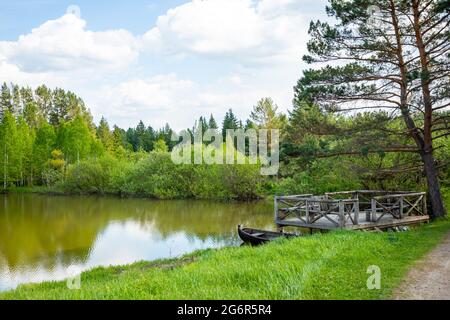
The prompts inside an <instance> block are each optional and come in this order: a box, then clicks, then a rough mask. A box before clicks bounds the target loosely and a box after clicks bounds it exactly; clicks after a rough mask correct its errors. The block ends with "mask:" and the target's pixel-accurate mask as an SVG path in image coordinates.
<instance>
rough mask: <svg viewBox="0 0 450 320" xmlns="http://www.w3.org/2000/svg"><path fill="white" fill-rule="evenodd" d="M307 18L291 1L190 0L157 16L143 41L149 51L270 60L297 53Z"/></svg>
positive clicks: (255, 61) (246, 61)
mask: <svg viewBox="0 0 450 320" xmlns="http://www.w3.org/2000/svg"><path fill="white" fill-rule="evenodd" d="M307 22H308V18H307V17H304V16H303V14H302V11H301V10H300V9H299V6H298V1H295V0H281V1H280V0H277V1H275V0H261V1H256V2H255V1H251V0H207V1H202V0H193V1H191V2H188V3H186V4H184V5H181V6H178V7H176V8H174V9H170V10H169V11H168V12H167V13H166V14H165V15H162V16H160V17H159V18H158V20H157V23H156V26H155V27H154V28H152V29H151V30H150V31H148V32H147V33H146V34H145V35H144V36H143V40H144V43H145V45H146V47H147V48H148V49H149V50H152V51H153V52H163V53H165V54H174V55H177V54H180V53H181V54H182V53H191V54H197V55H208V56H212V57H219V58H232V59H234V60H239V61H240V62H242V64H260V63H265V64H267V63H269V64H273V63H274V62H279V61H280V60H281V59H283V60H284V61H285V59H289V60H291V59H293V58H294V57H296V58H297V59H298V58H299V57H300V56H301V52H300V51H301V50H302V49H303V50H304V43H302V41H301V40H302V37H303V39H305V36H306V32H307V25H306V23H307Z"/></svg>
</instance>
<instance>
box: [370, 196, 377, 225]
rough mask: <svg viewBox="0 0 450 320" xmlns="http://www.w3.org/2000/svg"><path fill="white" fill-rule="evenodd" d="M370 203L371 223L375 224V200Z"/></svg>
mask: <svg viewBox="0 0 450 320" xmlns="http://www.w3.org/2000/svg"><path fill="white" fill-rule="evenodd" d="M370 203H371V216H372V222H377V200H375V199H372V200H371V201H370Z"/></svg>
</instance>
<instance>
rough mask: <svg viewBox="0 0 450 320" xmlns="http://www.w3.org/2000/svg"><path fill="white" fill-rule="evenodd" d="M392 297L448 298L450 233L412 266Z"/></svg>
mask: <svg viewBox="0 0 450 320" xmlns="http://www.w3.org/2000/svg"><path fill="white" fill-rule="evenodd" d="M394 299H397V300H399V299H402V300H403V299H407V300H411V299H414V300H416V299H417V300H450V234H448V235H447V236H446V238H445V240H444V241H443V242H442V243H440V244H439V245H438V246H437V247H436V248H435V249H434V250H433V251H431V252H430V253H429V254H427V255H426V256H425V257H424V258H423V259H422V260H420V261H418V262H417V263H416V264H415V265H414V266H413V268H412V269H411V270H410V271H409V272H408V274H407V275H406V277H405V278H404V279H403V283H402V284H401V285H400V287H399V288H398V289H397V290H396V292H395V293H394Z"/></svg>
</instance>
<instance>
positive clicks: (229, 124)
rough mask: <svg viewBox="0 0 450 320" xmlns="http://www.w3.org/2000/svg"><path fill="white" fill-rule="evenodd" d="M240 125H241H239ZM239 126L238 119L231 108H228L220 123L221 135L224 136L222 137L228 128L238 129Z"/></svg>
mask: <svg viewBox="0 0 450 320" xmlns="http://www.w3.org/2000/svg"><path fill="white" fill-rule="evenodd" d="M241 127H242V125H241ZM239 128H240V124H239V120H238V119H237V118H236V116H235V115H234V113H233V110H232V109H229V110H228V111H227V113H226V114H225V117H224V119H223V123H222V136H223V137H224V139H225V138H226V133H227V130H228V129H233V130H235V129H239Z"/></svg>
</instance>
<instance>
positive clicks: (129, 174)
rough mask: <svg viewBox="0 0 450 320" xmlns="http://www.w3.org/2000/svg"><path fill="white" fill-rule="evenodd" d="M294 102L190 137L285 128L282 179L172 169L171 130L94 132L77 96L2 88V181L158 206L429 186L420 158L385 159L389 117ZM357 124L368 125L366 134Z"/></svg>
mask: <svg viewBox="0 0 450 320" xmlns="http://www.w3.org/2000/svg"><path fill="white" fill-rule="evenodd" d="M294 103H295V106H294V108H293V109H292V110H291V111H290V112H289V114H288V115H285V114H282V113H281V112H279V111H278V109H279V108H278V106H277V105H276V104H275V103H274V102H273V101H272V99H270V98H263V99H261V100H260V101H259V102H257V103H256V105H255V106H254V107H253V111H252V112H251V114H250V115H249V118H248V119H246V120H245V121H242V120H240V119H237V117H236V116H235V115H234V113H233V111H232V109H230V110H228V111H227V112H226V115H225V116H224V120H223V123H222V124H221V126H220V127H219V125H218V124H217V122H216V120H215V118H214V116H213V115H210V116H209V117H200V119H198V121H196V123H195V124H194V125H193V127H192V128H187V130H188V131H189V132H191V134H194V133H195V130H196V128H198V127H200V126H201V127H202V130H203V132H204V131H206V129H210V128H211V129H216V130H220V131H222V133H223V134H224V135H225V130H226V129H238V128H243V129H248V128H273V129H275V128H279V129H280V130H281V137H282V142H281V148H282V149H281V160H282V166H281V169H280V172H279V174H278V175H277V176H275V177H263V176H261V175H260V172H259V166H258V165H250V164H247V165H206V164H204V165H175V164H173V163H172V161H171V158H170V151H171V150H172V148H173V146H174V145H175V143H176V142H173V141H171V137H172V132H173V131H172V129H171V128H170V125H169V124H166V125H165V126H163V127H162V128H161V129H154V128H152V127H151V126H146V125H145V124H144V123H143V122H142V121H140V122H139V123H138V124H137V126H136V127H135V128H128V129H127V130H125V129H122V128H119V127H117V126H113V127H112V128H111V127H110V125H109V124H108V122H107V120H106V119H105V118H102V119H101V120H100V122H99V123H98V125H96V124H95V123H94V121H93V118H92V116H91V114H90V111H89V109H88V108H87V106H86V105H85V104H84V102H83V100H82V99H81V98H80V97H78V96H77V95H76V94H74V93H72V92H67V91H64V90H63V89H58V88H57V89H54V90H52V89H49V88H47V87H46V86H45V85H42V86H40V87H38V88H36V89H35V90H33V89H31V88H29V87H19V86H17V85H14V84H11V85H7V84H6V83H5V84H3V86H2V89H1V100H0V106H1V114H0V116H1V125H0V145H1V146H2V149H3V150H2V152H1V154H0V161H1V166H0V170H1V176H0V179H2V183H3V188H4V189H14V188H19V187H33V186H35V187H36V186H43V187H45V189H44V190H51V191H59V192H66V193H99V194H105V193H107V194H118V195H139V196H147V197H152V198H160V199H173V198H203V199H237V200H250V199H255V198H259V197H262V196H265V195H271V194H294V193H309V192H313V193H321V192H326V191H337V190H345V189H355V188H364V189H392V190H402V189H405V190H406V189H408V190H409V189H411V190H414V189H425V188H426V182H425V180H424V176H423V172H422V170H421V165H420V159H419V156H418V155H417V154H416V153H414V152H401V151H399V152H384V151H383V149H382V148H381V147H380V146H379V145H378V144H377V143H378V142H380V141H382V143H383V144H385V145H394V144H397V143H399V142H398V141H397V140H398V138H397V137H395V138H392V137H390V136H389V134H388V133H387V132H388V131H387V130H388V129H390V130H396V129H398V130H400V129H401V128H402V122H401V121H400V119H397V120H394V121H389V127H388V128H381V127H380V126H379V124H380V123H382V122H383V121H385V120H386V119H385V117H387V116H388V115H387V114H385V113H379V112H377V113H372V112H363V113H357V114H355V115H352V116H340V115H335V114H333V113H329V112H326V111H324V110H321V109H320V108H319V107H318V106H316V105H314V104H308V103H306V102H305V101H294ZM356 127H359V128H365V131H364V136H363V135H362V133H358V132H356V129H355V128H356ZM381 129H383V130H381ZM368 135H370V136H369V137H370V138H369V139H368ZM364 141H369V142H370V143H367V142H366V143H364ZM438 143H439V146H438V148H437V151H436V159H437V161H438V162H439V168H440V179H441V181H442V183H443V186H444V188H446V187H447V186H448V184H449V177H450V170H449V168H448V166H447V165H446V161H447V160H448V155H449V154H450V139H449V138H448V137H442V138H440V139H439V140H438ZM358 144H359V145H360V147H359V148H358ZM355 146H356V147H355ZM349 150H352V151H349ZM329 153H330V154H329ZM331 153H333V154H331ZM336 157H339V161H336ZM38 190H42V189H38Z"/></svg>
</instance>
